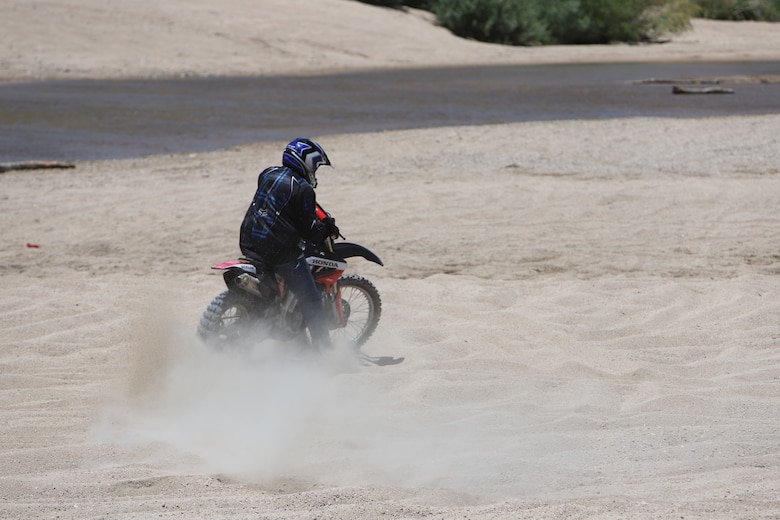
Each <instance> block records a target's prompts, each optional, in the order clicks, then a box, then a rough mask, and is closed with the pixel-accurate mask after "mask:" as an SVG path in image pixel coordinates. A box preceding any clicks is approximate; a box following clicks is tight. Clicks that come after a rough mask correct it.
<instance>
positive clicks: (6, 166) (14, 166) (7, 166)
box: [0, 161, 76, 173]
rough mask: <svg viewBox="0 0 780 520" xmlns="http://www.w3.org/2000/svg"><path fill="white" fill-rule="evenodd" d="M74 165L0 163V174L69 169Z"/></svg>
mask: <svg viewBox="0 0 780 520" xmlns="http://www.w3.org/2000/svg"><path fill="white" fill-rule="evenodd" d="M75 167H76V165H75V164H73V163H68V162H59V161H26V162H10V163H0V173H3V172H10V171H11V170H45V169H61V170H64V169H70V168H75Z"/></svg>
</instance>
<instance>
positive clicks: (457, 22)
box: [431, 0, 696, 45]
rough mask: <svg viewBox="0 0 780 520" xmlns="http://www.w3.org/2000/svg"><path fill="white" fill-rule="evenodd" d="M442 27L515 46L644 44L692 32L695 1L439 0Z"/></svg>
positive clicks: (437, 8)
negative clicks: (683, 32)
mask: <svg viewBox="0 0 780 520" xmlns="http://www.w3.org/2000/svg"><path fill="white" fill-rule="evenodd" d="M431 7H432V10H433V12H434V13H435V14H436V17H437V19H438V21H439V23H441V24H442V25H443V26H444V27H447V28H448V29H450V30H451V31H452V32H453V33H455V34H457V35H459V36H462V37H465V38H473V39H475V40H481V41H489V42H494V43H511V44H513V45H535V44H568V43H584V44H587V43H608V42H613V41H623V42H641V41H652V40H657V39H658V38H660V37H661V36H662V35H664V34H667V33H675V32H682V31H684V30H685V29H687V28H688V27H689V24H690V17H691V16H692V15H693V14H694V13H695V12H696V6H695V4H693V3H692V1H691V0H435V1H434V2H433V4H432V6H431Z"/></svg>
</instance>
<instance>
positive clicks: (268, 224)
mask: <svg viewBox="0 0 780 520" xmlns="http://www.w3.org/2000/svg"><path fill="white" fill-rule="evenodd" d="M316 207H317V203H316V197H315V194H314V188H312V186H311V184H309V183H308V182H307V181H306V180H305V179H304V178H303V177H299V176H297V175H295V173H294V172H293V171H292V170H291V169H290V168H287V167H284V166H272V167H270V168H267V169H266V170H264V171H263V172H262V173H261V174H260V176H259V177H258V179H257V191H256V192H255V196H254V199H253V200H252V203H251V204H250V205H249V209H247V212H246V215H245V216H244V221H243V222H242V224H241V234H240V240H239V244H240V246H241V252H242V253H243V254H244V255H245V256H247V257H248V258H250V259H253V260H256V261H258V260H259V261H262V262H264V263H267V264H270V265H279V264H283V263H286V262H290V261H292V260H295V259H296V258H298V257H299V256H300V255H301V240H302V239H303V240H309V241H312V242H314V243H319V242H320V241H321V240H322V239H323V238H324V234H325V231H324V225H323V224H322V223H321V222H320V221H319V220H318V219H317V217H316V214H315V211H316Z"/></svg>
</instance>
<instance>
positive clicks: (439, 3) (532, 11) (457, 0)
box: [432, 0, 549, 45]
mask: <svg viewBox="0 0 780 520" xmlns="http://www.w3.org/2000/svg"><path fill="white" fill-rule="evenodd" d="M432 9H433V12H434V13H435V14H436V18H437V20H438V21H439V23H440V24H441V25H443V26H444V27H446V28H447V29H449V30H450V31H452V32H453V33H454V34H456V35H458V36H462V37H464V38H473V39H475V40H480V41H485V42H492V43H503V44H511V45H535V44H540V43H546V42H547V41H549V33H548V31H547V28H546V27H545V25H544V23H543V21H542V17H541V13H540V8H539V5H538V3H537V2H518V1H517V0H490V1H489V2H486V1H485V0H436V1H434V3H433V5H432Z"/></svg>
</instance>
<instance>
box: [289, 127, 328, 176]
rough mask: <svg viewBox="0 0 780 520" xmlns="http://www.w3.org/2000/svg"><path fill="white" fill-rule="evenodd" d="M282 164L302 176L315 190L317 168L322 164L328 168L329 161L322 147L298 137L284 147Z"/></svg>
mask: <svg viewBox="0 0 780 520" xmlns="http://www.w3.org/2000/svg"><path fill="white" fill-rule="evenodd" d="M282 164H283V165H284V166H287V167H288V168H292V170H293V171H295V172H297V173H298V174H300V175H303V176H304V177H305V178H306V180H307V181H309V184H311V185H312V186H313V187H315V188H316V187H317V176H316V173H317V168H319V167H320V166H322V165H323V164H324V165H325V166H330V161H329V160H328V156H327V155H326V154H325V150H323V149H322V146H320V145H318V144H317V143H315V142H314V141H312V140H311V139H304V138H301V137H299V138H298V139H294V140H292V141H290V143H289V144H288V145H287V146H285V148H284V153H283V154H282Z"/></svg>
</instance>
